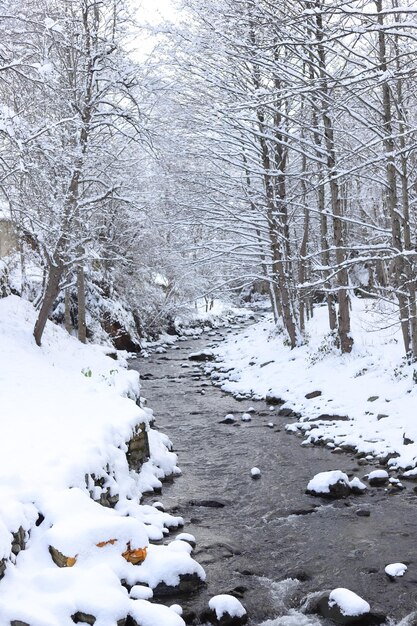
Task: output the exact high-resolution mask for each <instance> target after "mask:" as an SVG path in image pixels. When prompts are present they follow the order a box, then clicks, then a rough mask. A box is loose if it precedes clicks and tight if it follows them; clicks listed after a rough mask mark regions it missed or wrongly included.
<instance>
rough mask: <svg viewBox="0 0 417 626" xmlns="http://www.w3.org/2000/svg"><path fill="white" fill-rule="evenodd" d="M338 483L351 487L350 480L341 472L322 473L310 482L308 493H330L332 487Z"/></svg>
mask: <svg viewBox="0 0 417 626" xmlns="http://www.w3.org/2000/svg"><path fill="white" fill-rule="evenodd" d="M338 482H342V483H345V484H346V485H349V478H348V477H347V475H346V474H345V473H344V472H341V471H340V470H331V471H329V472H320V473H319V474H316V475H315V476H314V478H312V479H311V480H310V482H309V483H308V485H307V489H308V491H315V492H316V493H330V486H331V485H335V484H336V483H338Z"/></svg>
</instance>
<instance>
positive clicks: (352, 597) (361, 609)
mask: <svg viewBox="0 0 417 626" xmlns="http://www.w3.org/2000/svg"><path fill="white" fill-rule="evenodd" d="M329 606H330V607H333V606H337V607H338V608H339V610H340V612H341V614H342V615H345V616H346V617H359V616H360V615H365V614H366V613H369V612H370V610H371V607H370V606H369V604H368V603H367V602H366V600H363V598H361V597H360V596H358V595H357V594H356V593H354V592H353V591H350V589H344V588H343V587H339V588H338V589H333V591H331V593H330V595H329Z"/></svg>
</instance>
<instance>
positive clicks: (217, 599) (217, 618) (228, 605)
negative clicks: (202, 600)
mask: <svg viewBox="0 0 417 626" xmlns="http://www.w3.org/2000/svg"><path fill="white" fill-rule="evenodd" d="M200 618H201V621H202V622H210V623H211V624H215V625H216V626H242V625H243V624H246V622H247V621H248V614H247V612H246V609H245V607H244V606H243V605H242V604H241V603H240V602H239V600H238V599H237V598H235V597H234V596H232V595H229V594H221V595H218V596H214V597H213V598H211V599H210V601H209V608H208V609H206V610H205V611H203V613H202V614H201V616H200Z"/></svg>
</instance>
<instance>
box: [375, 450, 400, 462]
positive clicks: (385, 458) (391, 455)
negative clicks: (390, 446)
mask: <svg viewBox="0 0 417 626" xmlns="http://www.w3.org/2000/svg"><path fill="white" fill-rule="evenodd" d="M399 456H400V455H399V454H398V452H388V454H386V455H385V456H383V457H381V458H380V459H379V464H380V465H388V462H389V461H390V460H391V459H397V458H398V457H399Z"/></svg>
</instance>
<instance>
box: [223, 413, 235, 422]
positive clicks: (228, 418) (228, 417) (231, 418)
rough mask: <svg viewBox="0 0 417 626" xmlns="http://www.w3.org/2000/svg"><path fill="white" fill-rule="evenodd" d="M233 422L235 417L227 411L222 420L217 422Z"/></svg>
mask: <svg viewBox="0 0 417 626" xmlns="http://www.w3.org/2000/svg"><path fill="white" fill-rule="evenodd" d="M235 422H236V418H235V416H234V415H233V413H228V414H227V415H225V416H224V418H223V419H222V420H220V422H219V424H234V423H235Z"/></svg>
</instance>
